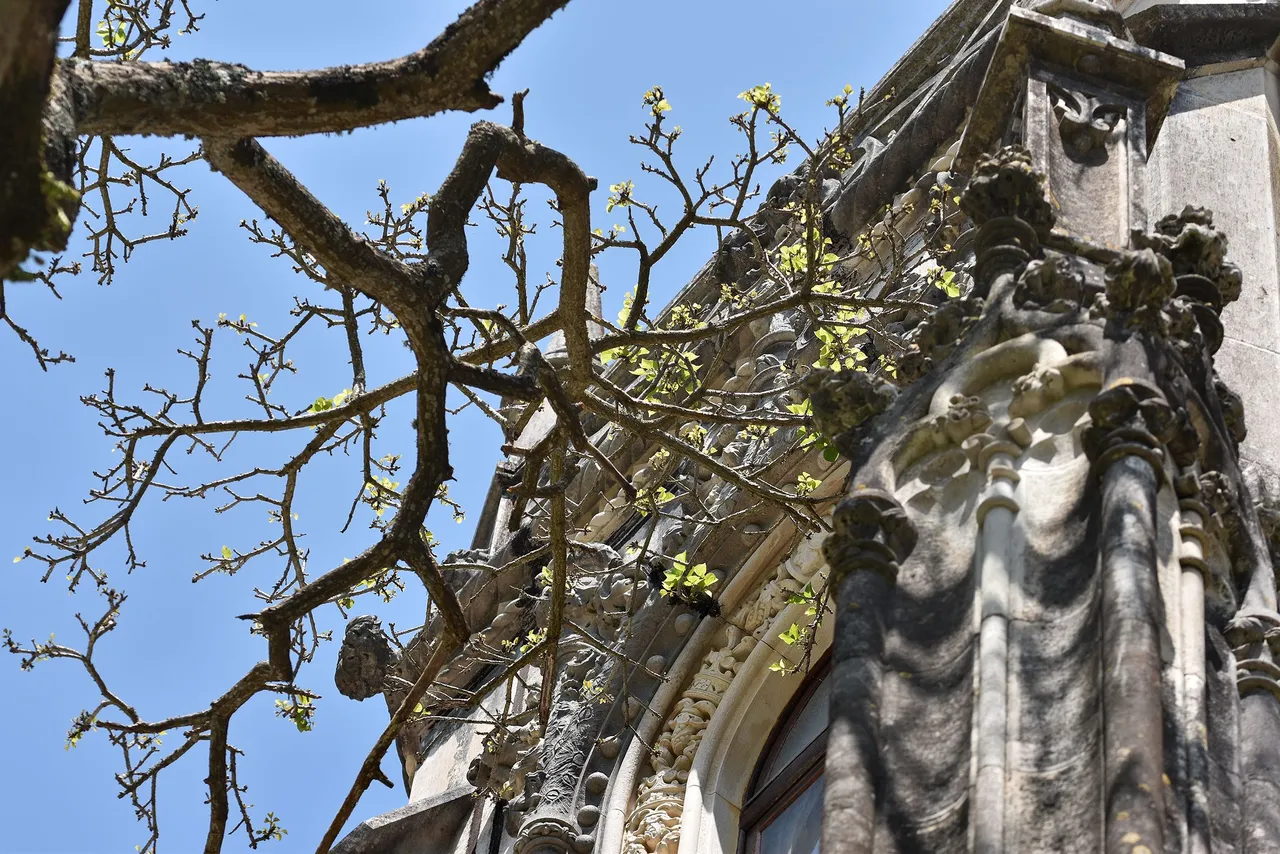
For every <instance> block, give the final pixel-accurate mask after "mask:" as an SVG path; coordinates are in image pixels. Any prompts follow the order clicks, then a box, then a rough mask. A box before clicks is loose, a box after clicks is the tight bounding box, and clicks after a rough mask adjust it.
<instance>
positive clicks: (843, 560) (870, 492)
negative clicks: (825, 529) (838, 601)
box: [822, 489, 917, 584]
mask: <svg viewBox="0 0 1280 854" xmlns="http://www.w3.org/2000/svg"><path fill="white" fill-rule="evenodd" d="M833 521H834V523H835V531H834V533H832V534H831V536H829V537H827V539H826V542H824V543H823V546H822V553H823V556H824V557H826V559H827V564H828V565H829V566H830V567H831V573H832V576H833V580H839V579H840V578H842V577H843V576H845V575H847V574H849V573H850V572H857V571H859V570H866V571H869V572H874V573H877V574H878V575H881V576H883V577H884V578H885V579H886V580H888V581H889V583H890V584H893V583H895V582H896V581H897V578H898V565H899V564H900V563H901V562H902V561H904V560H906V559H907V557H908V555H910V554H911V551H912V550H913V549H914V548H915V547H916V536H917V534H916V528H915V525H914V524H913V523H912V521H911V519H910V518H909V517H908V516H907V513H906V511H905V510H904V509H903V508H902V505H901V504H899V503H898V500H897V499H896V498H894V497H893V496H892V495H890V494H889V493H887V492H884V491H882V490H879V489H856V490H854V492H853V493H851V494H850V495H848V496H846V497H845V498H844V499H842V500H841V502H840V504H839V505H837V507H836V510H835V514H834V519H833Z"/></svg>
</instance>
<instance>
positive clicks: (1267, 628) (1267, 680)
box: [1226, 606, 1280, 697]
mask: <svg viewBox="0 0 1280 854" xmlns="http://www.w3.org/2000/svg"><path fill="white" fill-rule="evenodd" d="M1226 636H1227V642H1228V643H1229V644H1231V650H1232V652H1233V653H1234V654H1235V659H1236V687H1237V689H1239V691H1240V694H1241V696H1243V695H1245V694H1248V693H1249V692H1251V691H1258V690H1262V691H1270V692H1271V693H1272V694H1275V695H1276V696H1277V697H1280V666H1277V665H1276V661H1277V659H1280V614H1277V613H1276V612H1275V611H1274V610H1271V609H1263V608H1251V607H1248V606H1246V607H1244V608H1241V609H1240V610H1239V611H1238V612H1237V613H1236V615H1235V616H1234V617H1233V618H1232V619H1231V622H1230V623H1228V624H1227V630H1226Z"/></svg>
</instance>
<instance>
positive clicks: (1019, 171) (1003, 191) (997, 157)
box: [960, 145, 1057, 238]
mask: <svg viewBox="0 0 1280 854" xmlns="http://www.w3.org/2000/svg"><path fill="white" fill-rule="evenodd" d="M960 207H961V209H962V210H963V211H964V212H965V213H966V214H968V215H969V216H970V217H972V218H973V221H974V222H976V223H978V224H979V225H982V224H984V223H987V222H990V221H991V220H994V219H997V218H1001V217H1016V218H1018V219H1020V220H1022V221H1023V222H1025V223H1026V224H1027V225H1029V226H1031V227H1032V228H1033V229H1035V231H1036V233H1037V234H1038V235H1040V236H1041V237H1042V238H1043V237H1044V236H1045V235H1047V234H1048V233H1049V230H1050V229H1051V228H1052V227H1053V223H1054V221H1055V219H1056V218H1057V215H1056V214H1055V213H1054V211H1053V207H1052V206H1050V204H1049V199H1048V197H1047V196H1046V193H1045V186H1044V175H1043V174H1042V173H1041V172H1040V171H1038V170H1037V169H1036V168H1035V167H1034V166H1033V165H1032V162H1031V153H1030V152H1029V151H1027V150H1026V149H1025V148H1023V147H1022V146H1020V145H1010V146H1006V147H1004V148H1002V149H1000V150H999V151H997V152H996V153H995V154H989V155H987V154H984V155H982V156H981V157H979V158H978V160H977V163H976V164H975V165H974V169H973V176H972V177H971V178H970V179H969V184H968V186H967V187H965V189H964V192H963V193H961V194H960Z"/></svg>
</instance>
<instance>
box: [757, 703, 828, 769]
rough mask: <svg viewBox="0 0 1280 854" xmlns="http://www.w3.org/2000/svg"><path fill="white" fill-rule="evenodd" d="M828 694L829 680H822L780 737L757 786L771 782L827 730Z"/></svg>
mask: <svg viewBox="0 0 1280 854" xmlns="http://www.w3.org/2000/svg"><path fill="white" fill-rule="evenodd" d="M830 694H831V680H829V679H823V680H822V682H821V683H819V685H818V687H817V688H816V689H815V690H814V692H813V693H812V694H811V695H810V696H809V699H808V701H807V702H805V704H804V708H803V709H801V710H800V713H799V714H798V715H796V716H795V722H794V723H792V724H791V727H790V729H788V730H787V734H786V735H784V736H783V737H782V743H781V744H779V745H778V753H777V755H776V756H775V757H774V759H773V762H772V763H771V764H770V765H769V771H768V773H767V774H765V775H764V777H763V778H762V779H761V780H760V783H759V786H763V785H764V784H766V783H768V782H769V781H770V780H772V779H773V778H774V777H775V776H776V775H777V773H778V772H779V771H781V770H782V769H783V768H786V767H787V763H788V762H790V761H791V760H792V759H795V758H796V757H797V756H799V755H800V754H801V752H803V751H804V749H805V748H806V747H808V746H809V743H810V742H812V741H813V740H814V739H815V738H817V737H818V736H820V735H822V732H823V730H825V729H826V728H827V717H828V712H827V698H828V697H829V696H830ZM759 786H758V787H757V788H759Z"/></svg>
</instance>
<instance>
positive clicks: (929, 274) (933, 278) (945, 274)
mask: <svg viewBox="0 0 1280 854" xmlns="http://www.w3.org/2000/svg"><path fill="white" fill-rule="evenodd" d="M925 278H926V279H927V281H928V282H929V284H931V285H933V286H934V287H935V288H937V289H938V290H940V291H942V292H943V293H945V294H946V295H947V296H949V297H951V298H952V299H955V298H956V297H958V296H960V286H959V285H958V284H956V274H955V271H954V270H948V269H946V268H944V267H939V266H937V265H934V266H931V267H929V268H928V269H927V270H926V271H925Z"/></svg>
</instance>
